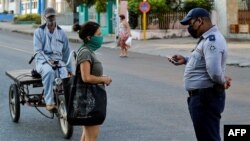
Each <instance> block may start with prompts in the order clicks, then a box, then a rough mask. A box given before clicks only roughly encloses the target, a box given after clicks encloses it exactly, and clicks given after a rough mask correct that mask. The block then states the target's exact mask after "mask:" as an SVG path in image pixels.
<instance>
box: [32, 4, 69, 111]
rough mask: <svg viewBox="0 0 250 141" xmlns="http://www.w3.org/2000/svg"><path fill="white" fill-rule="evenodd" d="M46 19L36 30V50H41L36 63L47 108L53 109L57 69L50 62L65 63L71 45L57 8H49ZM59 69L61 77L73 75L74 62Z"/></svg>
mask: <svg viewBox="0 0 250 141" xmlns="http://www.w3.org/2000/svg"><path fill="white" fill-rule="evenodd" d="M44 19H45V21H46V23H45V24H43V25H41V26H40V27H39V28H38V29H36V30H35V32H34V37H33V43H34V52H36V53H37V52H39V53H38V54H37V55H36V58H35V64H36V70H37V72H38V73H40V74H41V76H42V83H43V88H44V100H45V103H46V109H47V110H48V111H53V110H54V109H55V108H56V107H55V100H54V93H53V82H54V80H55V71H54V70H53V68H52V66H50V65H49V62H50V63H51V64H54V62H57V61H59V64H61V65H64V64H65V63H66V62H67V60H68V57H69V54H70V46H69V41H68V37H67V35H66V34H65V32H64V31H63V30H62V29H61V28H60V27H59V26H58V25H57V23H56V11H55V9H53V8H47V9H46V10H45V12H44ZM48 61H49V62H48ZM59 71H60V77H61V78H64V77H67V76H68V75H72V63H71V62H70V63H69V65H68V66H67V67H66V68H65V67H61V68H60V69H59Z"/></svg>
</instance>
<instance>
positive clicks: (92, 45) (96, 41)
mask: <svg viewBox="0 0 250 141" xmlns="http://www.w3.org/2000/svg"><path fill="white" fill-rule="evenodd" d="M102 42H103V37H102V36H92V37H91V39H90V40H89V41H87V43H86V46H87V47H88V48H89V49H90V50H92V51H96V50H97V49H99V48H100V47H101V46H102Z"/></svg>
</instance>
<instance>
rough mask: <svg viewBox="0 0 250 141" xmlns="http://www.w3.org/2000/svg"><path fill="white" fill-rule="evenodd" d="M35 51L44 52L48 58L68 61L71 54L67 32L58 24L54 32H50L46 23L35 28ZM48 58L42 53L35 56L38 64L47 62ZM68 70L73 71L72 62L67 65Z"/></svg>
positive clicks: (63, 61)
mask: <svg viewBox="0 0 250 141" xmlns="http://www.w3.org/2000/svg"><path fill="white" fill-rule="evenodd" d="M33 44H34V52H35V53H36V52H43V53H44V55H45V57H46V59H47V60H54V61H55V60H57V61H60V62H61V63H66V62H67V60H68V58H69V54H70V46H69V40H68V38H67V36H66V34H65V32H64V31H63V30H62V29H61V28H60V27H59V26H57V27H56V28H55V30H54V32H53V33H50V32H49V30H48V28H47V26H46V24H44V25H42V26H40V27H39V28H38V29H36V30H35V32H34V36H33ZM46 59H45V58H44V56H42V55H41V54H40V53H38V54H37V55H36V57H35V62H36V64H43V63H46ZM67 70H68V72H72V63H71V61H70V63H69V64H68V65H67Z"/></svg>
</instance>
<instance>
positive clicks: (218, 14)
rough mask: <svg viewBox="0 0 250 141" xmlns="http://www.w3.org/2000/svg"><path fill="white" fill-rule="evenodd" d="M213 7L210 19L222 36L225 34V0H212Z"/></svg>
mask: <svg viewBox="0 0 250 141" xmlns="http://www.w3.org/2000/svg"><path fill="white" fill-rule="evenodd" d="M214 3H215V7H214V11H213V16H212V20H213V23H214V24H216V25H217V26H218V28H219V30H220V31H221V32H222V34H223V35H224V36H226V35H227V33H228V32H227V30H228V29H227V8H226V6H227V3H226V0H214Z"/></svg>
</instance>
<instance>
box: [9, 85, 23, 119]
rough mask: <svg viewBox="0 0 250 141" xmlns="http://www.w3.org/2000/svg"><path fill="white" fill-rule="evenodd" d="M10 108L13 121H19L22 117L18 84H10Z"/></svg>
mask: <svg viewBox="0 0 250 141" xmlns="http://www.w3.org/2000/svg"><path fill="white" fill-rule="evenodd" d="M9 109H10V116H11V118H12V121H13V122H18V120H19V118H20V99H19V91H18V89H17V85H16V84H12V85H10V89H9Z"/></svg>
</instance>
